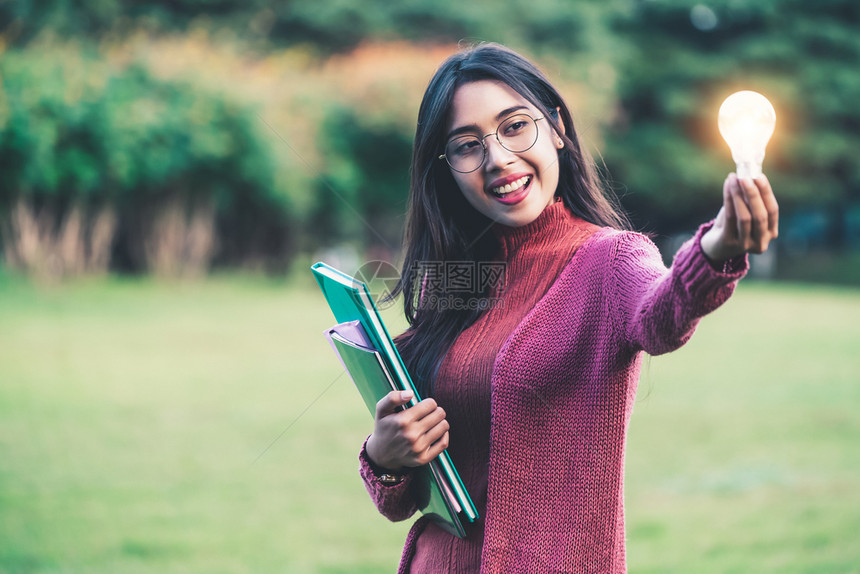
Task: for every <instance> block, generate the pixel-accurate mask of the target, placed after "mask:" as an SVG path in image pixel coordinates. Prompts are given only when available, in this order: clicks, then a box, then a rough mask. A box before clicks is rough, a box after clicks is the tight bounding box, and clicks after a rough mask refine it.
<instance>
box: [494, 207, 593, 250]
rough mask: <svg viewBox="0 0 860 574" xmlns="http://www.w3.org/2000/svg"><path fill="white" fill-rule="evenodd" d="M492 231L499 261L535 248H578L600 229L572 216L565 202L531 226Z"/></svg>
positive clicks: (499, 227) (549, 209) (496, 227)
mask: <svg viewBox="0 0 860 574" xmlns="http://www.w3.org/2000/svg"><path fill="white" fill-rule="evenodd" d="M492 229H493V234H494V235H495V237H496V239H497V240H498V242H499V253H498V255H499V259H501V260H510V259H511V258H512V257H513V255H514V254H516V253H522V252H524V251H532V250H533V249H537V250H541V251H546V250H553V249H554V248H559V247H561V248H563V249H569V248H571V247H573V248H574V249H575V248H576V247H578V246H579V244H581V242H582V241H583V240H584V239H585V238H586V237H588V236H589V235H591V233H593V232H594V231H596V230H597V226H595V225H593V224H591V223H588V222H587V221H585V220H583V219H581V218H580V217H577V216H576V215H574V214H573V213H571V211H570V210H569V209H567V207H566V206H565V205H564V202H563V201H556V202H555V203H551V204H550V205H548V206H547V207H546V208H545V209H544V210H543V211H542V212H541V214H540V215H539V216H538V217H537V219H535V220H534V221H532V222H531V223H528V224H526V225H523V226H521V227H509V226H507V225H503V224H501V223H495V224H493V227H492Z"/></svg>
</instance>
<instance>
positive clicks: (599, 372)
mask: <svg viewBox="0 0 860 574" xmlns="http://www.w3.org/2000/svg"><path fill="white" fill-rule="evenodd" d="M723 201H724V204H723V208H722V209H721V210H720V212H719V214H718V215H717V217H716V219H715V220H714V221H713V222H709V223H706V224H704V225H703V226H702V227H701V228H700V229H699V231H698V232H697V233H696V235H695V237H693V238H692V239H691V240H690V241H689V242H687V243H686V244H685V245H684V246H683V247H681V248H680V249H679V251H678V253H677V254H676V256H675V260H674V263H673V265H672V267H671V269H666V268H665V266H664V265H663V263H662V260H661V258H660V255H659V253H658V251H657V249H656V248H655V247H654V245H653V244H652V243H651V242H650V241H649V240H648V239H647V238H646V237H644V236H642V235H640V234H637V233H632V232H630V231H625V229H626V226H627V223H626V218H625V216H624V215H623V214H622V213H621V212H620V210H619V209H618V208H617V207H616V206H615V203H614V202H613V201H612V200H610V199H608V197H607V195H606V194H605V193H604V192H603V190H602V188H601V186H600V184H599V181H598V178H597V176H596V170H595V168H594V165H593V161H592V160H591V159H590V157H589V156H588V154H587V152H586V151H585V150H584V149H583V148H582V147H581V145H580V142H579V139H578V138H577V135H576V132H575V131H574V126H573V121H572V119H571V114H570V112H569V110H568V108H567V106H566V104H565V103H564V101H563V99H562V98H561V96H560V95H559V94H558V92H557V91H556V90H555V88H553V87H552V85H551V84H550V83H549V82H548V80H547V79H546V78H545V77H544V76H543V75H542V74H541V72H540V71H538V70H537V69H536V68H535V67H534V66H533V65H532V64H531V63H529V62H528V61H526V60H525V59H524V58H522V57H521V56H519V55H517V54H516V53H514V52H512V51H510V50H508V49H506V48H504V47H501V46H498V45H493V44H485V45H480V46H478V47H476V48H473V49H470V50H468V51H465V52H462V53H459V54H456V55H454V56H452V57H451V58H449V59H448V60H447V61H446V62H445V63H443V65H442V66H441V67H440V68H439V70H438V71H437V72H436V74H435V76H434V77H433V79H432V80H431V82H430V84H429V86H428V88H427V91H426V93H425V95H424V99H423V101H422V103H421V108H420V110H419V115H418V128H417V133H416V135H415V145H414V154H413V162H412V183H411V198H410V208H409V219H408V224H407V234H406V243H407V251H406V258H405V262H404V269H406V270H410V271H412V272H409V273H404V274H403V277H402V279H401V282H400V284H399V289H398V291H399V292H402V293H403V294H404V300H405V312H406V316H407V318H408V319H409V322H410V327H409V329H408V330H407V331H406V332H405V333H404V334H403V335H401V336H400V337H399V338H398V339H397V345H398V348H399V350H400V352H401V354H402V356H403V358H404V361H405V362H406V364H407V366H408V367H409V369H410V372H411V373H412V375H413V378H414V380H415V381H416V384H417V385H418V388H419V391H421V392H422V394H424V395H425V396H432V397H434V398H427V399H425V400H423V401H422V402H421V403H419V404H418V405H417V406H415V407H413V408H410V409H407V410H402V411H401V410H398V407H400V406H401V405H403V404H405V403H406V402H408V400H409V399H410V398H411V397H410V395H409V393H397V392H393V393H391V394H389V395H388V396H387V397H385V398H384V399H382V400H381V401H380V402H379V404H378V406H377V414H376V421H375V425H374V430H373V434H372V435H371V436H370V437H369V438H368V440H367V442H366V443H365V447H364V448H363V449H362V451H361V454H360V461H361V474H362V477H363V479H364V481H365V484H366V486H367V489H368V491H369V492H370V494H371V497H372V498H373V500H374V502H375V503H376V505H377V507H378V508H379V511H380V512H381V513H382V514H384V515H385V516H387V517H388V518H389V519H391V520H403V519H406V518H408V517H409V516H411V515H412V514H413V513H414V512H415V502H414V499H413V495H412V492H411V490H410V486H411V480H410V479H411V476H412V475H411V474H410V473H409V469H410V468H414V467H416V466H419V465H423V464H426V463H427V462H429V461H430V460H432V459H434V458H435V457H436V456H437V455H438V454H439V453H440V452H441V451H442V450H444V449H446V448H447V449H448V452H449V454H450V456H451V458H452V460H453V462H454V464H455V465H456V466H457V468H458V470H459V472H460V476H461V478H462V479H463V481H464V484H465V485H466V488H467V489H468V491H469V492H470V494H471V496H472V498H473V500H474V502H475V505H476V507H477V508H478V512H479V514H480V515H481V519H480V520H478V521H477V522H476V523H474V524H470V525H466V530H467V536H466V537H465V538H462V539H459V538H456V537H454V536H451V535H450V534H448V533H446V532H445V531H443V530H442V529H441V528H439V527H438V526H437V525H436V524H434V523H432V522H430V521H428V520H427V519H426V518H421V519H419V520H418V521H416V522H415V524H414V526H413V528H412V529H411V531H410V533H409V536H408V538H407V541H406V547H405V549H404V552H403V557H402V559H401V565H400V571H401V572H478V571H481V572H588V573H593V572H624V571H626V564H625V550H624V510H623V461H624V445H625V434H626V429H627V425H628V421H629V417H630V413H631V408H632V405H633V399H634V395H635V391H636V386H637V382H638V377H639V370H640V365H641V360H642V356H643V353H649V354H652V355H656V354H660V353H665V352H668V351H671V350H674V349H676V348H678V347H680V346H681V345H682V344H684V343H685V342H686V341H687V340H688V339H689V337H690V336H691V335H692V333H693V330H694V329H695V327H696V324H697V322H698V320H699V318H701V317H702V316H703V315H705V314H706V313H708V312H710V311H712V310H714V309H715V308H717V307H718V306H719V305H720V304H722V303H723V302H724V301H725V300H726V299H727V298H728V297H729V296H730V295H731V293H732V291H733V289H734V286H735V284H736V283H737V281H738V280H739V279H740V278H741V277H742V276H743V275H744V274H745V272H746V269H747V260H746V256H745V254H746V253H748V252H755V253H761V252H763V251H764V250H765V249H766V248H767V246H768V243H769V242H770V240H771V239H773V238H775V237H776V235H777V220H778V208H777V203H776V200H775V199H774V196H773V192H772V190H771V188H770V186H769V184H768V182H767V180H766V179H765V178H761V179H757V180H755V181H750V180H744V181H739V180H738V179H737V177H735V176H734V174H731V175H729V177H728V178H727V179H726V181H725V183H724V185H723ZM451 262H456V263H457V264H458V265H460V268H461V271H462V267H463V266H464V265H465V266H466V269H467V270H468V269H469V268H471V269H472V270H473V271H472V272H473V273H474V274H475V276H473V277H472V279H473V281H471V282H464V281H454V280H452V278H451V277H450V276H448V275H447V274H448V272H449V271H450V267H446V266H445V265H446V264H448V263H451ZM485 263H486V264H492V265H495V267H491V266H490V265H483V264H485ZM499 264H502V265H503V267H504V271H505V273H504V277H503V280H490V281H484V280H483V279H486V278H485V277H484V276H483V275H481V274H480V273H479V271H478V270H479V269H483V270H486V269H488V268H494V269H498V268H499V267H498V265H499ZM469 266H471V267H469ZM440 274H441V275H442V276H441V277H440ZM460 279H462V276H461V277H460ZM496 279H499V277H497V276H496ZM464 285H466V287H467V288H464ZM443 303H444V304H443Z"/></svg>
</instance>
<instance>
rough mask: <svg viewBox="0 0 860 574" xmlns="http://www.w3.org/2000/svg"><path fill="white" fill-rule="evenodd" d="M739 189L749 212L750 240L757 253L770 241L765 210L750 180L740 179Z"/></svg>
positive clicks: (756, 187) (756, 186)
mask: <svg viewBox="0 0 860 574" xmlns="http://www.w3.org/2000/svg"><path fill="white" fill-rule="evenodd" d="M741 188H742V189H743V194H744V200H745V201H746V204H747V208H748V209H749V212H750V239H751V240H752V243H753V249H754V250H755V251H759V250H761V249H762V248H764V247H766V246H767V242H768V241H769V240H770V231H769V228H768V217H767V209H766V208H765V205H764V202H763V201H762V198H761V193H760V192H759V189H758V185H757V184H756V183H755V182H754V181H753V180H752V179H749V178H744V179H742V180H741Z"/></svg>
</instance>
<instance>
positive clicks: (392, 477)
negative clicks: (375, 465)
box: [379, 472, 404, 486]
mask: <svg viewBox="0 0 860 574" xmlns="http://www.w3.org/2000/svg"><path fill="white" fill-rule="evenodd" d="M403 478H404V477H403V475H402V474H390V473H387V472H386V473H384V474H380V475H379V482H381V483H382V484H384V485H385V486H394V485H395V484H400V483H401V482H403Z"/></svg>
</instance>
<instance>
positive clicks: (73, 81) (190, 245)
mask: <svg viewBox="0 0 860 574" xmlns="http://www.w3.org/2000/svg"><path fill="white" fill-rule="evenodd" d="M0 76H2V78H3V84H2V92H0V221H2V222H4V224H3V227H2V229H3V230H4V233H3V236H2V239H3V245H4V250H5V251H6V253H7V259H9V260H10V261H12V262H13V264H14V263H17V264H18V265H19V266H24V267H30V266H36V267H40V266H41V267H44V266H45V265H48V266H50V265H51V264H50V263H47V262H46V261H47V260H51V259H54V260H56V259H57V258H58V257H59V256H58V255H57V254H56V253H54V254H53V255H52V254H51V252H56V251H57V250H63V249H66V248H63V247H62V246H60V245H59V243H62V242H68V241H69V240H70V238H69V236H67V234H66V235H64V230H67V229H68V227H69V224H68V221H67V220H68V218H69V217H70V216H71V214H73V213H75V210H78V213H83V214H84V216H83V219H84V221H83V223H82V224H80V225H78V226H77V227H78V228H79V234H80V235H82V236H84V237H85V236H87V234H88V233H91V230H90V231H88V230H89V229H90V228H91V227H92V225H93V224H94V222H93V221H91V220H93V218H94V217H95V215H94V214H96V213H101V212H102V211H103V210H104V209H109V210H111V211H113V212H114V214H115V216H116V217H117V218H118V222H119V225H118V226H115V228H116V230H117V233H116V239H117V241H116V244H115V249H117V250H118V253H117V255H118V258H117V260H118V261H119V262H121V264H122V265H125V266H129V267H131V268H134V269H149V270H153V271H158V272H164V273H167V274H182V273H184V272H185V270H187V271H190V272H200V271H203V270H205V269H206V268H208V266H209V265H210V264H211V263H212V262H213V260H214V258H215V257H216V252H218V251H219V247H220V252H221V253H222V254H224V257H225V258H226V259H228V260H229V259H231V258H241V257H247V256H250V255H256V256H259V257H261V258H265V257H266V256H268V255H269V254H270V253H266V251H267V250H269V251H271V247H272V246H273V245H277V243H278V242H280V243H283V242H284V241H285V240H286V239H287V238H288V230H289V218H288V213H289V205H288V203H289V202H288V199H287V196H286V195H285V194H283V193H278V191H277V190H276V189H275V188H276V184H275V178H274V174H275V158H274V156H273V153H272V149H271V146H270V144H269V142H268V141H267V140H266V139H265V136H264V134H262V133H261V132H260V129H259V128H260V124H259V122H258V120H257V118H256V116H255V113H254V110H253V109H250V108H248V106H247V105H244V104H239V103H237V102H234V101H231V100H230V99H229V98H228V97H226V96H224V95H222V94H219V93H216V92H214V91H212V90H207V89H203V88H201V87H199V86H195V85H194V84H192V83H190V82H189V83H184V82H178V81H165V80H160V79H158V78H156V77H154V76H153V75H152V73H151V72H150V71H148V70H147V68H145V67H144V66H142V65H140V64H138V63H134V62H133V61H132V62H127V63H116V62H112V61H110V60H108V59H107V58H104V57H101V56H100V55H99V54H98V53H97V52H96V51H95V49H94V48H89V47H87V46H86V45H84V46H79V45H77V44H75V45H64V46H38V47H37V46H33V47H30V48H27V49H23V50H12V51H9V52H7V53H6V54H4V56H3V58H2V60H0ZM22 210H23V211H22ZM25 212H28V213H25ZM22 218H23V219H22ZM28 218H29V220H32V221H31V223H32V225H39V224H38V222H41V227H40V228H39V229H40V230H36V231H34V233H35V235H36V236H38V237H40V238H41V239H40V241H41V243H42V244H43V245H42V246H41V247H40V248H39V251H40V253H41V254H40V255H38V256H36V261H34V262H31V263H28V262H27V261H26V258H27V254H26V253H24V252H26V250H27V249H26V247H24V248H23V250H24V252H22V247H21V243H22V241H23V242H24V243H26V242H27V239H26V238H23V237H22V234H24V233H26V228H27V225H28V224H26V222H25V220H27V219H28ZM32 225H31V227H32ZM255 237H256V239H255ZM273 239H274V242H273ZM78 243H79V248H80V249H83V250H84V251H86V250H88V249H91V246H87V240H86V239H83V240H82V241H79V242H78ZM276 251H277V250H276ZM280 251H281V253H280V254H277V255H276V257H281V258H282V257H283V251H284V250H283V249H281V250H280ZM10 254H11V255H10ZM48 271H49V272H50V270H48ZM61 271H62V270H61Z"/></svg>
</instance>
